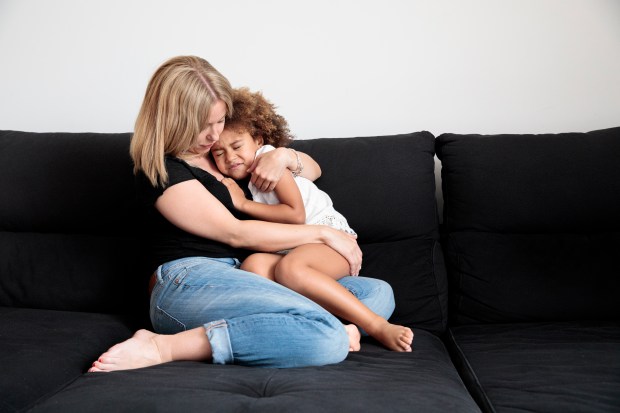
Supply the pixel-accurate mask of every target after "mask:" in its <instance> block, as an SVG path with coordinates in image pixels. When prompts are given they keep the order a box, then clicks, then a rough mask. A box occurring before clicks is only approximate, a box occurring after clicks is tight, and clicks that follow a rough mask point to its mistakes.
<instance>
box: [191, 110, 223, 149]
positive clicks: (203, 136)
mask: <svg viewBox="0 0 620 413" xmlns="http://www.w3.org/2000/svg"><path fill="white" fill-rule="evenodd" d="M226 109H227V107H226V103H224V101H223V100H219V99H218V100H216V101H215V103H214V104H213V105H212V106H211V110H209V116H208V121H209V124H208V125H207V127H206V128H205V129H203V130H202V131H201V132H200V133H199V134H198V138H197V139H196V146H194V147H193V148H191V149H190V150H189V152H192V153H195V154H196V155H206V154H207V153H208V152H209V151H210V150H211V147H212V146H213V144H214V143H215V142H217V141H218V140H219V139H220V133H222V130H224V122H225V120H226Z"/></svg>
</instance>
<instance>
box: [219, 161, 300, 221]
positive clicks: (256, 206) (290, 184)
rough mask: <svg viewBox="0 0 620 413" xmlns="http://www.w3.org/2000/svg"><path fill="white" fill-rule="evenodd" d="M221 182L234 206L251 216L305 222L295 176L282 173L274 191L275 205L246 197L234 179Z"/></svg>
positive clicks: (262, 218)
mask: <svg viewBox="0 0 620 413" xmlns="http://www.w3.org/2000/svg"><path fill="white" fill-rule="evenodd" d="M222 183H223V184H224V185H226V187H227V188H228V191H229V192H230V196H231V197H232V200H233V204H234V205H235V208H237V209H238V210H239V211H241V212H244V213H246V214H248V215H249V216H251V217H252V218H256V219H260V220H263V221H269V222H280V223H282V224H303V223H305V222H306V208H305V207H304V201H303V199H302V197H301V192H299V187H298V186H297V183H296V182H295V178H293V175H291V174H288V173H285V174H284V175H282V178H280V182H278V184H277V185H276V188H275V189H274V192H275V194H276V196H277V197H278V200H279V201H280V203H278V204H275V205H269V204H265V203H262V202H256V201H252V200H250V199H247V198H246V197H245V194H244V193H243V190H242V189H241V188H240V187H239V185H238V184H237V182H235V180H234V179H231V178H224V179H223V180H222Z"/></svg>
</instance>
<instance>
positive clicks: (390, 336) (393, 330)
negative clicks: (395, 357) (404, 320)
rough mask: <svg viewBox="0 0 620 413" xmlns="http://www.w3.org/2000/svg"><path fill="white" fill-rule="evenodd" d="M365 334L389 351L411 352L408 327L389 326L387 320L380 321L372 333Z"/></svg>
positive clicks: (411, 338) (410, 334) (411, 334)
mask: <svg viewBox="0 0 620 413" xmlns="http://www.w3.org/2000/svg"><path fill="white" fill-rule="evenodd" d="M367 332H368V334H370V335H371V336H372V337H374V338H376V339H377V340H379V341H380V342H381V343H382V344H383V345H384V346H386V347H387V348H389V349H390V350H393V351H406V352H409V351H411V343H412V342H413V331H411V329H410V328H409V327H403V326H399V325H396V324H391V323H389V322H388V321H387V320H384V319H382V322H380V323H378V324H377V325H376V326H375V328H373V329H372V332H371V331H368V330H367Z"/></svg>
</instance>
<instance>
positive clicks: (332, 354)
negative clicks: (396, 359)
mask: <svg viewBox="0 0 620 413" xmlns="http://www.w3.org/2000/svg"><path fill="white" fill-rule="evenodd" d="M238 264H239V262H238V261H237V260H230V259H222V260H216V259H207V258H187V259H182V260H177V261H173V262H170V263H167V264H164V265H162V266H161V267H160V268H159V269H158V271H157V283H156V285H155V287H154V289H153V293H152V295H151V321H152V323H153V326H154V328H155V330H156V331H157V332H158V333H165V334H175V333H178V332H181V331H186V330H192V329H196V328H198V327H204V332H205V333H206V336H207V338H208V341H209V343H210V346H211V354H212V360H213V362H214V363H220V364H230V363H238V364H244V365H254V366H268V367H293V366H308V365H323V364H330V363H337V362H340V361H342V360H343V359H344V358H345V357H346V355H347V354H348V351H349V347H350V345H349V337H348V335H347V332H346V330H345V328H344V326H343V325H342V323H341V322H340V321H339V320H338V319H337V318H335V317H334V316H333V315H331V314H329V313H328V312H327V311H325V310H324V309H323V308H321V307H320V306H319V305H318V304H316V303H314V302H312V301H310V300H308V299H307V298H305V297H303V296H301V295H299V294H297V293H295V292H294V291H291V290H289V289H287V288H285V287H283V286H281V285H279V284H277V283H274V282H271V281H269V280H267V279H265V278H263V277H260V276H258V275H255V274H251V273H248V272H245V271H242V270H239V269H237V266H238Z"/></svg>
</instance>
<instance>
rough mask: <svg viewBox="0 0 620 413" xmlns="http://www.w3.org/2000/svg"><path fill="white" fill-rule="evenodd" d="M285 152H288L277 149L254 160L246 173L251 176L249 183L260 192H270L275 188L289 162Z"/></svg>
mask: <svg viewBox="0 0 620 413" xmlns="http://www.w3.org/2000/svg"><path fill="white" fill-rule="evenodd" d="M286 152H289V151H288V150H287V149H285V148H277V149H275V150H273V151H269V152H265V153H263V154H261V155H259V156H257V157H256V159H254V163H253V164H252V166H250V168H249V169H248V172H250V173H251V174H252V179H251V182H252V183H253V184H254V185H255V186H256V188H258V189H259V190H260V191H262V192H270V191H273V189H274V188H275V187H276V185H277V184H278V182H279V181H280V178H282V174H284V171H286V170H287V168H288V165H289V162H290V159H289V157H288V156H287V153H286Z"/></svg>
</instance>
